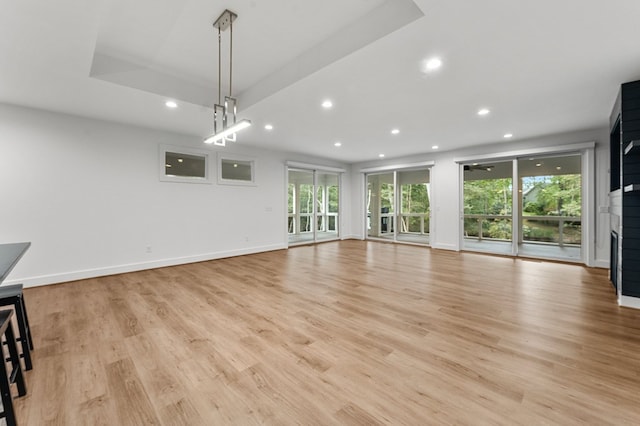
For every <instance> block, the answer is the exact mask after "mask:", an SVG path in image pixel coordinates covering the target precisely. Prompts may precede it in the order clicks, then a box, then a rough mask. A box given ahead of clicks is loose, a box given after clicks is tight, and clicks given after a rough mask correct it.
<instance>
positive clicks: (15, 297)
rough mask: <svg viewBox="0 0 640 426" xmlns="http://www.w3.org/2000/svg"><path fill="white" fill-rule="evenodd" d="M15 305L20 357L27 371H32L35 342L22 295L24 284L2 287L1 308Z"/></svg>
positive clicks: (0, 294)
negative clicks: (20, 347)
mask: <svg viewBox="0 0 640 426" xmlns="http://www.w3.org/2000/svg"><path fill="white" fill-rule="evenodd" d="M9 305H13V308H14V309H15V311H16V320H17V322H18V331H19V333H20V335H19V336H17V339H16V342H20V344H21V346H22V353H21V354H20V357H21V358H23V359H24V369H25V371H28V370H31V369H32V368H33V367H32V364H31V351H32V350H33V340H32V339H31V330H30V329H29V317H28V316H27V308H26V306H25V304H24V297H23V295H22V284H13V285H2V286H0V307H1V306H9Z"/></svg>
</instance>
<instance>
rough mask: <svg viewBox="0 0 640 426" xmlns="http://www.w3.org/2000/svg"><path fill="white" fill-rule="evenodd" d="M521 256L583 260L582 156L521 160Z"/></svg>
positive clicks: (519, 172)
mask: <svg viewBox="0 0 640 426" xmlns="http://www.w3.org/2000/svg"><path fill="white" fill-rule="evenodd" d="M518 178H519V188H518V196H519V200H518V205H519V207H520V214H521V219H520V223H521V231H520V233H519V240H518V253H519V254H522V255H525V256H530V257H547V258H554V259H566V260H581V258H582V256H581V248H582V166H581V155H579V154H573V155H564V156H554V157H536V158H534V157H531V158H520V159H518Z"/></svg>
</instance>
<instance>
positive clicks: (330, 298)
mask: <svg viewBox="0 0 640 426" xmlns="http://www.w3.org/2000/svg"><path fill="white" fill-rule="evenodd" d="M25 298H26V302H27V307H28V312H29V315H30V320H31V325H32V329H33V336H34V341H35V345H36V349H35V351H34V352H33V360H34V369H33V370H32V371H30V372H28V373H27V374H26V380H27V386H28V395H27V396H26V397H23V398H20V399H16V400H15V407H16V410H17V415H18V420H19V421H20V423H21V424H23V425H24V424H26V425H44V424H59V425H146V424H158V425H225V424H241V425H245V424H262V423H266V424H285V425H286V424H304V425H308V424H359V425H375V424H408V425H409V424H415V425H423V424H470V425H481V424H509V425H515V424H523V425H532V424H562V425H568V424H585V423H587V424H597V425H604V424H615V425H621V424H640V311H636V310H631V309H624V308H619V307H618V306H617V305H616V301H615V295H614V291H613V289H612V287H611V285H610V283H609V282H608V279H607V271H605V270H597V269H588V268H584V267H580V266H576V265H566V264H560V263H544V262H537V261H531V260H516V259H512V258H502V257H491V256H484V255H479V254H473V253H455V252H447V251H438V250H430V249H427V248H422V247H415V246H402V245H392V244H384V243H374V242H363V241H343V242H332V243H326V244H321V245H316V246H306V247H296V248H292V249H290V250H288V251H284V250H283V251H277V252H270V253H263V254H256V255H250V256H243V257H236V258H230V259H222V260H216V261H211V262H204V263H198V264H191V265H184V266H178V267H171V268H164V269H157V270H150V271H144V272H137V273H131V274H126V275H117V276H111V277H105V278H97V279H91V280H85V281H78V282H72V283H66V284H60V285H55V286H46V287H39V288H31V289H26V290H25Z"/></svg>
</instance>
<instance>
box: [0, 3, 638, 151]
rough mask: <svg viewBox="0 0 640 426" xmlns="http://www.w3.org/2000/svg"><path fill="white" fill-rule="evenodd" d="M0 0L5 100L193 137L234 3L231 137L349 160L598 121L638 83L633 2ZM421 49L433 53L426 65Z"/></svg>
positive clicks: (202, 123) (206, 127) (203, 125)
mask: <svg viewBox="0 0 640 426" xmlns="http://www.w3.org/2000/svg"><path fill="white" fill-rule="evenodd" d="M0 7H1V10H2V14H1V15H0V102H5V103H12V104H17V105H24V106H30V107H36V108H43V109H47V110H53V111H59V112H64V113H70V114H77V115H82V116H87V117H93V118H99V119H105V120H110V121H116V122H122V123H129V124H134V125H140V126H145V127H151V128H155V129H160V130H166V131H172V132H177V133H182V134H187V135H194V136H197V137H204V136H206V135H208V134H209V133H211V131H212V110H211V105H212V104H213V103H214V101H215V100H216V99H217V34H216V31H214V29H213V28H212V23H213V21H214V20H215V19H216V18H217V17H218V16H219V15H220V14H221V13H222V12H223V11H224V10H225V9H226V8H229V9H232V10H233V11H234V12H236V13H237V14H238V19H237V20H236V22H235V24H234V48H233V56H234V63H233V67H234V75H233V78H234V87H233V93H234V95H236V96H237V97H238V98H239V109H240V113H239V115H240V117H241V118H248V119H250V120H251V121H252V122H253V124H254V125H253V126H252V127H251V128H249V129H247V130H244V131H243V132H242V133H239V134H238V139H239V140H238V142H237V143H239V144H243V145H248V146H256V147H263V148H269V149H277V150H285V151H291V152H299V153H304V154H310V155H315V156H320V157H325V158H330V159H335V160H339V161H343V162H347V163H353V162H359V161H368V160H373V159H377V158H378V156H379V154H385V156H386V158H393V157H400V156H407V155H411V154H415V153H426V152H431V151H432V146H434V145H437V146H438V147H439V150H440V151H443V150H452V149H457V148H462V147H469V146H477V145H481V144H489V143H495V142H504V143H505V144H509V143H512V142H513V141H517V140H520V139H527V138H533V137H537V136H541V135H548V134H554V133H561V132H568V131H573V130H583V129H592V128H596V127H601V126H606V125H607V124H608V115H609V112H610V110H611V107H612V105H613V102H614V100H615V97H616V94H617V90H618V87H619V85H620V84H621V83H623V82H626V81H632V80H636V79H640V43H638V40H639V39H640V25H638V24H637V21H638V18H639V17H640V2H638V1H637V0H607V1H604V0H589V1H585V0H564V1H552V0H539V1H536V2H515V1H511V0H485V1H482V2H475V1H474V2H472V1H468V0H466V1H463V0H446V1H445V0H439V1H432V0H415V1H411V0H350V1H344V0H323V1H322V2H311V1H306V2H301V1H299V0H270V1H268V2H267V1H257V0H234V1H233V2H229V1H227V2H222V1H218V0H183V1H179V2H178V1H175V0H136V1H125V0H102V1H100V0H94V1H84V2H78V1H73V0H59V1H56V2H52V1H45V0H23V1H22V0H21V1H15V0H0ZM226 36H227V34H226V33H223V45H224V46H225V47H224V48H223V55H225V56H226V54H227V53H228V51H227V49H226V45H227V44H226V43H227V42H226V39H225V38H224V37H226ZM433 57H438V58H440V59H441V60H442V67H441V68H439V69H437V70H435V71H432V72H426V70H425V66H424V62H425V60H427V59H430V58H433ZM226 66H227V65H226V63H224V62H223V72H225V73H226ZM226 78H227V77H225V80H224V81H226ZM226 90H227V88H226V84H225V87H223V91H226ZM168 99H173V100H175V101H177V103H178V108H176V109H168V108H167V107H165V105H164V103H165V101H166V100H168ZM325 99H330V100H331V101H332V102H333V108H331V109H323V108H322V107H321V103H322V102H323V101H324V100H325ZM480 108H488V109H489V110H490V113H489V114H488V115H486V116H478V115H477V111H478V110H479V109H480ZM266 124H271V125H272V126H273V130H271V131H267V130H265V129H264V126H265V125H266ZM394 128H397V129H399V130H400V132H399V133H398V134H397V135H392V134H391V130H392V129H394ZM506 133H512V134H513V137H512V138H511V139H509V140H505V139H504V137H503V135H504V134H506ZM337 141H340V142H341V143H342V146H340V147H335V146H334V143H335V142H337Z"/></svg>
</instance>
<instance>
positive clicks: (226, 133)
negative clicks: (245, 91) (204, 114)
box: [204, 10, 251, 146]
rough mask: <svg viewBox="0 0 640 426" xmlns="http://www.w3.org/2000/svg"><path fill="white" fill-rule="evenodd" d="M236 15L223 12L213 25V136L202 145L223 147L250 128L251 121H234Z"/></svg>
mask: <svg viewBox="0 0 640 426" xmlns="http://www.w3.org/2000/svg"><path fill="white" fill-rule="evenodd" d="M237 17H238V15H236V14H235V13H233V12H231V11H230V10H225V11H224V12H222V15H220V16H219V17H218V19H216V21H215V22H214V23H213V27H214V28H217V29H218V103H216V104H215V105H214V107H213V134H211V135H209V136H207V137H206V138H205V140H204V143H207V144H214V145H218V146H225V144H226V142H227V141H230V142H235V141H236V132H238V131H240V130H242V129H245V128H247V127H249V126H251V121H249V120H246V119H243V120H239V121H236V112H237V105H238V100H237V99H236V98H234V97H233V95H232V87H233V21H235V20H236V18H237ZM227 28H229V96H225V97H224V104H222V102H221V100H222V32H223V31H226V29H227Z"/></svg>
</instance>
